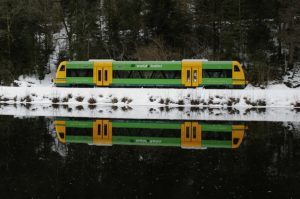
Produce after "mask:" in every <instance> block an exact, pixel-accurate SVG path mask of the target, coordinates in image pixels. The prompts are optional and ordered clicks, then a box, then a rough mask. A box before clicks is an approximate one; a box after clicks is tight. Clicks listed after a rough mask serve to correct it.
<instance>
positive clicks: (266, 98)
mask: <svg viewBox="0 0 300 199" xmlns="http://www.w3.org/2000/svg"><path fill="white" fill-rule="evenodd" d="M0 103H6V104H62V105H64V104H76V105H89V104H90V105H116V106H124V105H130V106H138V105H139V106H140V105H146V106H170V107H172V106H173V107H174V106H176V107H180V106H187V107H189V106H197V107H199V106H203V107H247V108H251V107H290V108H296V107H300V88H299V87H298V88H289V87H287V86H286V85H284V84H281V85H270V86H268V87H267V88H265V89H261V88H257V87H252V86H251V85H248V86H247V87H246V88H245V89H204V88H196V89H166V88H163V89H158V88H57V87H50V86H48V87H46V86H44V87H42V86H35V87H0Z"/></svg>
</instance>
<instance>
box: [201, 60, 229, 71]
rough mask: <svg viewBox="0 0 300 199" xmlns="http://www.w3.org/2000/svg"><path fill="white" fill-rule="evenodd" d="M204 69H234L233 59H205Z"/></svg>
mask: <svg viewBox="0 0 300 199" xmlns="http://www.w3.org/2000/svg"><path fill="white" fill-rule="evenodd" d="M202 69H204V70H205V69H230V70H232V61H204V62H202Z"/></svg>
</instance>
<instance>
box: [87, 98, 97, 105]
mask: <svg viewBox="0 0 300 199" xmlns="http://www.w3.org/2000/svg"><path fill="white" fill-rule="evenodd" d="M88 102H89V104H96V103H97V101H96V99H94V98H90V99H89V100H88Z"/></svg>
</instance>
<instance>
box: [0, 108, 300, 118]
mask: <svg viewBox="0 0 300 199" xmlns="http://www.w3.org/2000/svg"><path fill="white" fill-rule="evenodd" d="M299 111H300V110H296V109H287V108H266V109H254V108H250V109H246V108H229V109H225V108H204V107H163V106H161V107H150V106H132V107H131V106H121V107H120V106H95V105H62V106H60V105H45V104H44V105H30V104H27V105H2V106H0V115H11V116H16V117H35V116H45V117H81V118H82V117H85V118H110V119H150V120H151V119H152V120H154V119H159V120H213V121H270V122H281V121H284V122H300V114H299Z"/></svg>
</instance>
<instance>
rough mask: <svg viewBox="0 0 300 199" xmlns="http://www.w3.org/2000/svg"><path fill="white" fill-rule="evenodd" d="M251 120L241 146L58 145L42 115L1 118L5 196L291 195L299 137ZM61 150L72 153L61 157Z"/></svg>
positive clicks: (299, 161)
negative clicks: (197, 147)
mask: <svg viewBox="0 0 300 199" xmlns="http://www.w3.org/2000/svg"><path fill="white" fill-rule="evenodd" d="M247 125H248V126H249V130H248V132H247V134H246V135H247V136H246V138H245V139H244V141H243V143H242V144H241V146H240V148H238V149H236V150H231V149H207V150H183V149H180V148H172V147H143V146H111V147H98V146H89V145H87V144H76V143H73V144H72V143H71V144H67V145H63V146H64V147H65V148H64V147H62V146H58V145H55V143H54V141H53V140H54V139H53V137H52V136H51V135H49V131H51V130H52V129H53V126H52V127H51V124H50V123H49V121H48V120H46V119H44V118H28V119H18V118H13V117H0V132H1V134H0V166H1V170H0V172H1V178H0V184H1V186H0V189H1V196H6V197H4V198H7V197H9V198H15V197H17V196H19V197H26V196H28V197H51V198H55V197H56V196H57V195H60V197H61V198H65V197H76V198H78V197H79V198H84V197H89V198H91V197H99V196H100V195H101V197H112V196H114V197H123V196H127V197H128V198H133V197H135V196H138V197H141V198H144V197H148V196H149V195H151V196H153V197H165V198H166V197H172V198H187V197H188V198H196V197H198V196H202V197H207V198H209V197H210V198H212V197H221V196H222V197H226V198H229V197H233V196H236V197H237V196H241V197H247V198H253V197H258V196H260V197H268V196H270V195H271V196H277V197H281V198H285V197H286V196H288V194H290V193H292V192H294V193H295V192H296V191H297V189H296V185H297V182H299V169H298V168H299V164H300V159H299V143H300V141H299V138H295V137H294V136H293V134H292V133H291V132H290V131H288V130H287V128H283V127H282V124H280V123H266V122H250V123H248V124H247ZM61 147H62V148H63V150H66V151H67V155H66V156H63V157H62V156H61V155H60V154H59V153H61V149H62V148H61ZM53 149H55V150H57V151H58V152H59V153H56V152H55V151H53ZM23 190H27V192H26V193H25V192H23ZM268 191H271V192H269V193H268ZM197 194H198V196H197Z"/></svg>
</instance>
